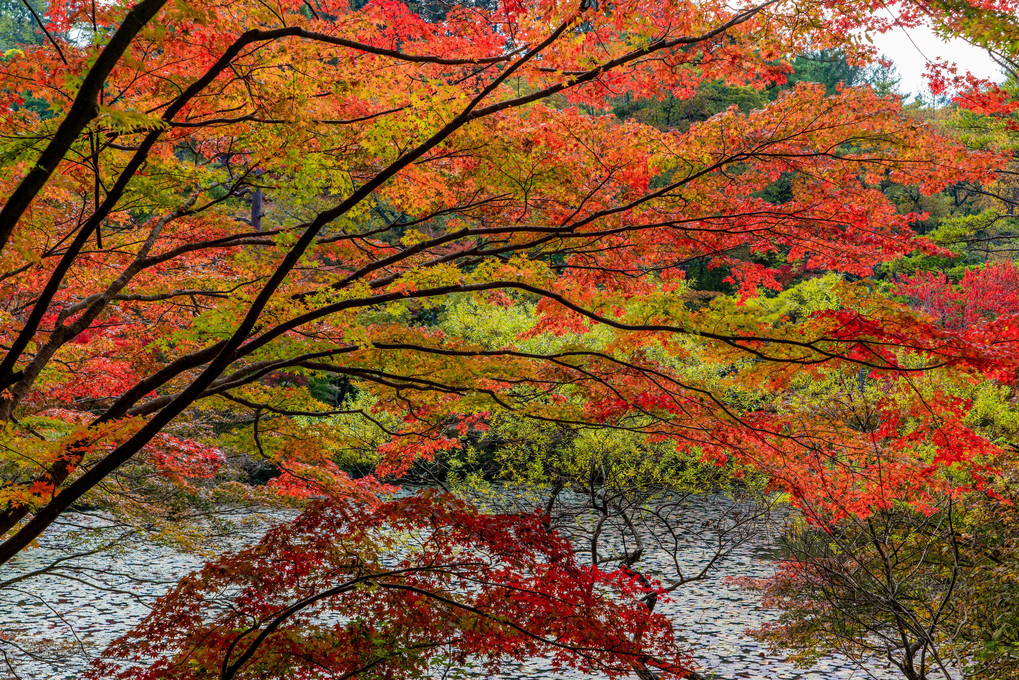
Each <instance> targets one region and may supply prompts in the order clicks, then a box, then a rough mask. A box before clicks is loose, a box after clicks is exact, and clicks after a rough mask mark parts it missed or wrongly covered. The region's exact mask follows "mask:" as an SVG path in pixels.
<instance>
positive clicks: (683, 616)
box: [0, 495, 896, 680]
mask: <svg viewBox="0 0 1019 680" xmlns="http://www.w3.org/2000/svg"><path fill="white" fill-rule="evenodd" d="M682 510H683V512H682V521H680V522H679V523H678V529H679V531H681V532H687V534H688V535H689V536H690V537H692V538H691V540H689V541H686V540H685V541H684V542H683V546H682V548H681V549H680V550H678V551H675V553H674V554H673V552H672V551H668V550H661V549H657V550H656V549H653V548H654V546H653V545H652V544H653V543H654V542H653V541H652V540H649V541H648V544H649V547H648V548H647V549H646V551H645V556H644V558H643V559H642V562H641V565H642V568H644V569H647V570H648V571H651V572H657V573H666V572H668V571H669V570H672V571H673V572H674V571H675V569H676V567H677V566H679V567H680V568H682V569H683V571H684V573H686V574H692V573H696V572H697V571H699V570H700V569H701V567H702V566H703V565H704V564H705V563H706V561H707V560H709V559H710V557H711V555H712V554H713V549H712V546H711V545H710V543H711V540H712V539H711V534H710V532H704V531H703V529H704V528H705V527H709V526H713V525H715V524H717V518H718V517H720V516H724V515H725V514H726V513H728V512H729V511H730V510H731V502H730V501H728V499H726V498H724V497H722V496H717V495H700V496H694V497H692V498H690V499H686V500H684V503H683V506H682ZM281 517H282V516H281V515H280V514H278V513H277V514H275V515H269V516H267V517H266V518H262V519H264V520H265V521H261V522H259V521H249V522H247V523H246V524H245V525H244V526H243V527H242V528H241V529H239V530H237V531H235V532H234V533H233V534H231V535H230V536H227V537H220V538H218V539H215V540H214V539H212V538H210V545H212V544H215V547H216V548H217V549H218V548H236V547H239V546H240V545H242V544H244V543H246V542H250V541H252V540H255V539H257V537H258V536H259V534H260V533H261V531H263V530H264V527H265V526H266V525H267V521H269V520H271V519H276V520H279V519H280V518H281ZM249 519H251V518H249ZM255 519H257V518H255ZM102 524H103V522H102V521H101V520H98V519H96V518H94V517H88V516H72V517H69V518H68V519H67V521H65V522H64V523H63V524H62V525H61V526H58V527H56V528H54V529H53V530H52V531H50V532H49V533H48V534H46V535H45V536H44V537H43V538H42V539H41V540H40V546H39V547H38V548H37V549H35V550H32V551H30V552H28V553H26V554H24V555H21V556H19V557H18V558H17V559H16V560H15V561H14V562H13V564H11V565H9V566H8V567H6V568H4V569H3V570H2V571H0V583H2V582H9V580H10V579H15V578H18V577H21V576H26V575H28V574H31V573H32V572H33V571H35V570H38V569H40V568H42V567H44V566H46V565H49V564H51V563H53V562H54V560H62V561H61V562H60V574H59V575H38V576H34V577H30V578H25V579H24V580H20V581H17V582H15V583H12V584H10V585H8V586H7V587H4V588H3V589H0V651H2V652H3V654H4V655H6V657H7V658H8V659H9V661H10V663H11V664H13V666H14V668H15V670H16V671H17V676H13V675H10V674H9V671H8V670H7V669H6V668H3V667H0V678H7V677H11V678H14V677H20V678H22V680H64V679H70V678H75V677H77V676H78V674H79V673H80V672H81V670H82V669H83V668H84V667H85V666H86V665H87V664H88V662H89V660H90V659H91V658H93V657H94V656H95V655H96V654H98V653H99V652H100V651H101V650H102V649H103V648H104V647H105V646H106V645H107V644H109V643H110V642H111V641H112V640H113V639H114V638H116V637H117V636H118V635H120V634H122V633H123V632H125V631H126V630H128V629H129V628H131V627H132V626H133V625H134V624H136V623H137V622H138V621H140V620H141V619H142V618H143V617H144V616H145V615H146V613H147V611H148V606H147V605H148V603H150V602H152V601H153V600H154V599H155V598H157V597H158V596H160V595H161V594H163V593H164V592H166V590H167V589H168V588H169V587H170V586H171V585H172V584H173V583H174V582H176V580H177V579H179V578H180V577H181V576H183V575H184V574H186V573H188V572H189V571H191V570H193V569H195V568H197V567H200V566H201V564H202V562H203V558H202V557H201V556H198V555H195V554H190V553H186V552H182V551H180V550H176V549H173V548H171V547H168V546H165V545H158V544H151V543H139V542H137V541H134V542H132V541H129V540H128V541H121V542H120V543H121V544H120V547H118V548H116V549H114V550H109V551H99V552H96V553H95V554H86V555H81V554H78V553H82V552H84V550H83V549H82V542H81V540H80V538H75V539H74V540H71V539H70V537H71V536H72V535H77V534H80V532H81V531H82V530H83V528H85V529H87V528H89V527H99V526H100V525H102ZM115 532H116V528H115V527H113V526H105V527H102V528H101V529H100V530H97V531H95V532H94V533H91V534H90V538H89V541H91V543H90V545H93V546H95V547H98V546H99V545H100V544H101V543H102V542H103V541H106V540H108V539H109V537H110V535H112V534H113V533H115ZM650 538H653V537H649V539H650ZM775 540H776V534H775V532H774V531H756V532H755V533H754V535H753V537H752V538H750V539H749V540H746V541H742V542H740V543H739V544H738V545H736V546H735V547H733V548H732V549H731V551H729V552H728V554H726V555H724V556H723V557H721V558H720V559H719V560H718V561H717V562H716V563H715V564H714V565H713V567H712V569H711V570H710V571H709V572H708V574H707V575H706V577H705V578H704V579H702V580H698V581H694V582H691V583H687V584H685V585H683V586H681V587H680V588H679V589H677V590H676V591H675V592H674V593H673V595H672V597H671V598H670V600H669V601H667V602H663V603H661V604H659V607H660V609H659V611H661V612H663V613H665V614H667V615H668V616H670V618H672V620H673V622H674V624H675V626H676V630H677V632H678V633H679V634H680V635H681V636H682V638H683V640H684V641H685V643H686V644H687V646H688V647H689V649H690V650H691V651H692V653H693V657H694V659H695V660H696V662H697V663H698V664H699V666H700V671H701V672H702V673H703V674H704V675H705V676H707V677H716V678H718V679H719V680H726V679H735V678H754V679H757V678H760V679H761V680H764V679H768V680H848V679H850V678H861V679H862V678H878V679H880V680H890V679H892V678H895V677H896V675H895V674H894V673H893V672H892V670H890V669H888V668H882V667H873V668H868V669H860V668H858V667H856V666H854V665H853V664H852V663H850V662H849V661H848V660H847V659H844V658H841V657H839V656H829V657H826V658H823V659H821V660H819V662H818V663H817V665H815V666H814V667H813V668H810V669H803V668H798V667H796V666H794V665H793V664H792V663H790V662H789V661H788V660H787V659H786V658H784V657H783V656H781V655H774V654H771V653H769V650H768V649H767V647H766V646H764V645H762V644H760V643H758V642H756V641H755V640H753V639H752V638H750V637H749V636H747V635H745V634H744V631H745V630H747V629H748V628H754V627H756V626H759V625H760V624H761V623H763V622H764V621H767V620H769V619H771V618H774V616H775V612H773V611H769V610H766V609H764V608H762V607H761V603H760V597H759V595H758V594H757V593H754V592H751V591H747V590H745V589H742V588H740V587H738V586H736V585H733V584H732V583H730V582H729V580H730V579H731V578H732V577H751V578H762V577H766V576H768V575H769V574H770V573H771V571H772V569H773V564H774V562H773V559H774V555H775ZM76 554H77V556H74V555H76ZM0 663H2V659H0ZM464 674H465V675H466V676H468V677H489V676H487V675H486V674H483V673H481V672H480V671H478V672H476V673H473V672H471V670H470V669H468V670H467V671H466V673H464ZM563 677H581V676H580V675H579V674H576V673H573V674H571V673H569V672H564V671H561V670H555V669H553V668H552V667H551V666H550V665H549V664H547V663H544V662H543V661H542V660H540V659H536V660H530V661H528V662H526V663H524V664H507V665H506V666H504V668H503V672H502V673H501V674H500V675H499V676H498V678H500V679H501V680H516V679H518V678H521V679H522V678H549V679H551V678H563Z"/></svg>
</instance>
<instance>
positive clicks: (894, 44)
mask: <svg viewBox="0 0 1019 680" xmlns="http://www.w3.org/2000/svg"><path fill="white" fill-rule="evenodd" d="M873 37H874V45H875V46H877V48H878V49H879V50H880V51H881V52H882V53H883V54H884V55H885V56H886V57H888V58H889V59H891V60H892V61H893V62H894V63H895V68H896V70H897V72H898V76H899V78H900V79H901V80H900V82H899V91H900V92H902V93H903V94H912V95H913V96H914V97H915V96H917V95H924V96H926V97H929V96H930V90H929V89H928V87H927V83H926V81H925V80H924V79H923V73H924V71H925V69H926V64H927V61H928V60H937V59H946V60H948V61H954V62H955V63H956V64H958V65H959V72H960V73H963V72H964V71H967V70H968V71H971V72H973V74H974V75H977V76H979V77H982V78H991V79H994V80H1000V79H1001V76H1000V69H999V68H998V66H997V64H995V63H994V62H993V61H992V60H991V58H990V57H988V56H987V53H986V52H984V51H983V50H980V49H978V48H976V47H973V46H972V45H970V44H969V43H967V42H965V41H963V40H959V39H955V40H953V41H951V42H947V43H946V42H944V41H943V40H941V39H940V38H938V37H937V36H936V35H934V33H933V32H932V31H931V30H929V29H925V28H911V29H904V28H901V27H900V28H896V29H894V30H891V31H889V32H887V33H884V34H882V35H875V36H873Z"/></svg>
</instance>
